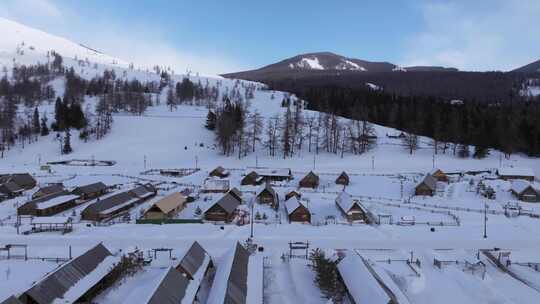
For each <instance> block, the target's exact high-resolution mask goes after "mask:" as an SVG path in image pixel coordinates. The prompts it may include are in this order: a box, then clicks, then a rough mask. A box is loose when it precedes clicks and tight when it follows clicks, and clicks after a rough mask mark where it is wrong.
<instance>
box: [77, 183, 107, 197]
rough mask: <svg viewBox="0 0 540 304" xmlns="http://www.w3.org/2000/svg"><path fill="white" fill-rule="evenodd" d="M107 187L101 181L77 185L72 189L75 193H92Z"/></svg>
mask: <svg viewBox="0 0 540 304" xmlns="http://www.w3.org/2000/svg"><path fill="white" fill-rule="evenodd" d="M106 189H107V186H106V185H105V184H104V183H102V182H97V183H92V184H88V185H84V186H79V187H77V188H75V189H73V192H74V193H77V194H92V193H95V192H99V191H104V190H106Z"/></svg>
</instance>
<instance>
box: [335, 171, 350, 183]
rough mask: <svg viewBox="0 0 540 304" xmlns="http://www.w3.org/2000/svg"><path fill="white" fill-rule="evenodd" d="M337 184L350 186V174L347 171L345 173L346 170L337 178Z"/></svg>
mask: <svg viewBox="0 0 540 304" xmlns="http://www.w3.org/2000/svg"><path fill="white" fill-rule="evenodd" d="M336 184H337V185H343V186H348V185H349V175H348V174H347V173H345V171H343V172H341V174H340V175H339V176H338V177H337V178H336Z"/></svg>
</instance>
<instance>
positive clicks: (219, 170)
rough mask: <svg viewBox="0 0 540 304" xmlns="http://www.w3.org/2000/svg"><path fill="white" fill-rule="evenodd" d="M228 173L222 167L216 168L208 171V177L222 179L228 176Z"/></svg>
mask: <svg viewBox="0 0 540 304" xmlns="http://www.w3.org/2000/svg"><path fill="white" fill-rule="evenodd" d="M229 174H230V173H229V171H227V170H225V168H223V167H222V166H217V167H216V168H215V169H214V170H212V171H210V173H209V174H208V176H214V177H219V178H224V177H227V176H229Z"/></svg>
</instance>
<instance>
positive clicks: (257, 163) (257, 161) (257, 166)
mask: <svg viewBox="0 0 540 304" xmlns="http://www.w3.org/2000/svg"><path fill="white" fill-rule="evenodd" d="M255 168H259V156H258V155H255Z"/></svg>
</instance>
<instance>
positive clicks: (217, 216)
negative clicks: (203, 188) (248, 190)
mask: <svg viewBox="0 0 540 304" xmlns="http://www.w3.org/2000/svg"><path fill="white" fill-rule="evenodd" d="M239 205H240V202H239V201H238V200H237V199H236V198H235V197H234V196H233V195H232V194H230V193H227V194H225V195H224V196H223V197H221V198H220V199H219V200H218V201H217V202H215V203H214V204H212V205H211V206H210V207H209V208H208V209H206V211H204V219H205V220H207V221H217V222H226V223H229V222H232V220H233V219H234V217H235V214H236V208H237V207H238V206H239Z"/></svg>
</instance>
